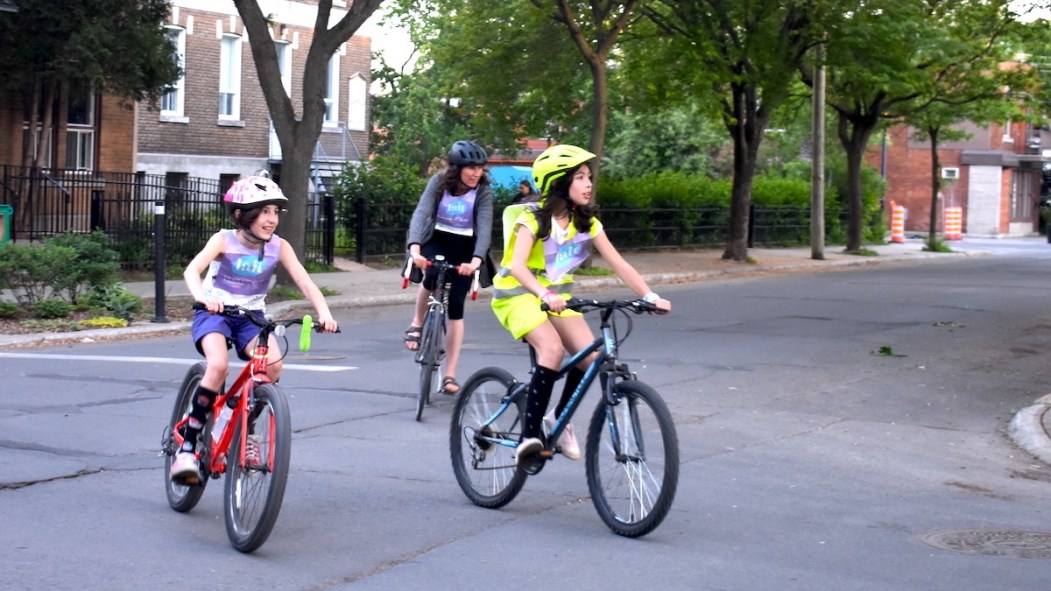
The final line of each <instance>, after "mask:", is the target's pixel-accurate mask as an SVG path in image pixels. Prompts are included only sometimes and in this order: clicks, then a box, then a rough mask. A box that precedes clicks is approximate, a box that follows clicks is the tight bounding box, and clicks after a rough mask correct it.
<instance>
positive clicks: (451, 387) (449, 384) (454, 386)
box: [442, 376, 460, 396]
mask: <svg viewBox="0 0 1051 591" xmlns="http://www.w3.org/2000/svg"><path fill="white" fill-rule="evenodd" d="M459 391H460V382H457V381H456V378H454V377H452V376H445V377H444V378H442V394H445V395H446V396H453V395H454V394H457V393H459Z"/></svg>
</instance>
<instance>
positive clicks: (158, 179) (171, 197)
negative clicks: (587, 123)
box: [0, 166, 810, 269]
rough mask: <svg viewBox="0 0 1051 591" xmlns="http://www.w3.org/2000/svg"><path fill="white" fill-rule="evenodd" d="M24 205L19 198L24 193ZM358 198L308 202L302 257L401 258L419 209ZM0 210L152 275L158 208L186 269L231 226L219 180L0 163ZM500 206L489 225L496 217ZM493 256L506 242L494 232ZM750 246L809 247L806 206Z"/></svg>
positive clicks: (657, 233) (657, 236) (664, 215)
mask: <svg viewBox="0 0 1051 591" xmlns="http://www.w3.org/2000/svg"><path fill="white" fill-rule="evenodd" d="M23 195H24V196H25V197H26V198H21V199H20V196H23ZM375 201H377V200H375V199H372V200H369V199H365V198H358V199H356V200H354V201H353V202H352V203H344V204H335V203H333V199H332V197H331V196H329V195H316V194H315V195H311V196H310V201H309V203H308V206H307V215H306V225H307V228H306V248H305V259H306V261H309V262H314V263H319V264H322V265H331V264H332V262H333V260H334V258H335V257H336V256H343V257H347V258H353V259H355V260H357V261H358V262H362V263H365V262H374V261H377V260H382V259H388V258H394V259H400V258H401V256H402V255H403V253H404V251H405V234H406V230H407V229H408V227H409V222H410V220H411V218H412V213H413V210H414V209H415V204H406V203H384V202H375ZM0 203H8V204H11V205H14V206H15V208H16V211H15V212H14V218H15V220H14V221H15V223H13V224H12V225H11V228H12V235H13V237H14V238H15V239H18V240H28V241H34V240H41V239H44V238H47V237H49V236H54V235H57V234H62V233H65V232H91V231H93V230H96V229H97V230H101V231H103V232H105V233H106V235H107V236H108V237H109V239H110V243H111V245H112V247H113V248H114V250H116V251H117V252H118V254H119V255H120V260H121V262H122V265H123V266H124V267H125V268H126V269H148V268H152V266H153V261H154V236H155V233H156V230H155V221H156V220H155V212H156V211H157V208H158V207H159V206H160V205H162V204H163V206H164V212H165V219H164V232H165V241H164V242H165V247H166V260H167V263H168V264H170V265H173V266H182V265H185V264H186V262H187V261H189V260H190V259H192V258H193V256H194V255H195V254H197V252H198V251H199V250H200V249H201V247H202V246H203V245H204V244H205V242H206V241H207V240H208V237H209V236H211V234H212V233H214V232H215V231H216V229H218V228H222V227H227V226H228V224H229V222H228V221H227V219H226V214H225V211H224V208H223V207H222V205H221V193H220V187H219V182H218V181H217V180H210V179H200V178H185V177H183V178H181V179H173V178H169V177H166V176H162V175H147V174H144V173H137V174H135V173H132V174H129V173H99V172H85V171H71V170H51V171H42V170H39V169H35V170H27V169H24V168H21V167H14V166H0ZM502 209H503V207H502V206H498V207H497V211H496V212H495V213H494V219H495V220H499V219H500V215H501V213H502ZM601 219H602V223H603V226H604V228H605V230H606V233H607V234H608V235H609V236H610V239H611V240H612V241H613V243H614V244H616V245H617V246H618V248H621V249H647V248H667V247H721V246H723V245H724V244H725V242H726V235H727V227H728V223H729V210H728V209H727V208H719V207H704V208H689V209H668V208H649V209H621V208H609V209H603V210H602V213H601ZM493 226H494V227H493V242H492V243H493V249H494V250H496V251H499V250H500V249H501V245H502V244H503V236H502V235H501V233H502V229H501V227H500V224H499V223H496V224H494V225H493ZM748 230H749V246H753V245H755V244H760V245H765V246H775V245H776V246H784V245H794V244H808V243H809V231H810V212H809V209H808V208H795V207H777V208H772V207H771V208H763V207H753V209H752V211H751V215H750V223H749V229H748Z"/></svg>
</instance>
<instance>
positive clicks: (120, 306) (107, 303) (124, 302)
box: [86, 283, 142, 322]
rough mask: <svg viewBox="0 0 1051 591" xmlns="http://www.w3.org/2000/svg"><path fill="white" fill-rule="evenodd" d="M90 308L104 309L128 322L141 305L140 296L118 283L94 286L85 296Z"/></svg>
mask: <svg viewBox="0 0 1051 591" xmlns="http://www.w3.org/2000/svg"><path fill="white" fill-rule="evenodd" d="M86 300H87V302H88V304H89V305H90V306H91V307H92V308H98V309H102V310H105V311H107V312H109V313H110V314H112V315H113V316H116V317H117V318H122V319H124V320H126V321H128V322H131V319H132V317H133V316H134V315H135V313H136V312H138V311H139V310H140V309H141V307H142V298H141V297H139V296H138V295H135V294H133V293H131V292H130V291H128V290H127V289H125V288H124V286H123V285H121V284H120V283H111V284H109V285H106V286H95V287H94V288H93V289H92V291H91V293H89V294H88V295H87V297H86Z"/></svg>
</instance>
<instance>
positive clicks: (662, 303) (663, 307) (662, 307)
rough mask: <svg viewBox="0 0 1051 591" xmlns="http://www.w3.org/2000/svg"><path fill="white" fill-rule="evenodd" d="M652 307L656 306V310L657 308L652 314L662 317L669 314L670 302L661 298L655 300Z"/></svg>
mask: <svg viewBox="0 0 1051 591" xmlns="http://www.w3.org/2000/svg"><path fill="white" fill-rule="evenodd" d="M653 305H654V306H657V308H659V309H658V310H657V311H656V312H654V314H660V315H661V316H663V315H665V314H667V313H668V312H671V302H669V301H668V300H666V299H664V298H661V299H659V300H657V301H656V302H653Z"/></svg>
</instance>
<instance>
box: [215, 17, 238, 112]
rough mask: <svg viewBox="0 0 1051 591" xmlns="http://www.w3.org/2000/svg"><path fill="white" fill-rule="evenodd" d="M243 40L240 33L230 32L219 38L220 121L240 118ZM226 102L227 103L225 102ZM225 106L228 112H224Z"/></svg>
mask: <svg viewBox="0 0 1051 591" xmlns="http://www.w3.org/2000/svg"><path fill="white" fill-rule="evenodd" d="M243 41H244V40H243V39H241V36H240V35H232V34H230V33H224V34H223V36H222V38H221V39H220V40H219V119H220V120H221V121H239V120H240V119H241V76H242V69H241V67H242V61H243V60H242V58H241V56H242V53H243V47H242V43H243ZM227 97H229V98H227ZM227 102H228V103H229V105H227V104H226V103H227ZM227 106H229V111H230V112H228V113H224V112H223V111H224V109H225V108H226V107H227Z"/></svg>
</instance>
